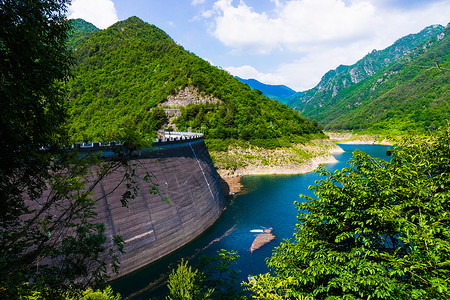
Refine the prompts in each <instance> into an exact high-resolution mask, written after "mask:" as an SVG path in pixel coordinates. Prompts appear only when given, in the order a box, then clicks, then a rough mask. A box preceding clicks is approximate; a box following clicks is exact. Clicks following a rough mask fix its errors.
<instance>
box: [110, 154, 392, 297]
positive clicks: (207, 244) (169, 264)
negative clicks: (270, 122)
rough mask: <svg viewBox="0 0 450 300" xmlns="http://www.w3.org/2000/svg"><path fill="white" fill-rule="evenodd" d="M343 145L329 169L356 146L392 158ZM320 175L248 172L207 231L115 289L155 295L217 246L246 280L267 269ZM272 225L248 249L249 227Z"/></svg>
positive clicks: (115, 284)
mask: <svg viewBox="0 0 450 300" xmlns="http://www.w3.org/2000/svg"><path fill="white" fill-rule="evenodd" d="M340 146H341V147H342V148H343V149H344V150H345V152H344V153H339V154H335V155H334V156H335V157H336V159H337V160H338V163H335V164H327V165H325V167H326V168H327V169H328V170H329V171H334V170H336V169H342V168H344V167H346V166H348V165H347V161H348V160H349V159H350V158H351V156H352V152H353V151H354V150H356V149H359V150H361V151H364V152H366V153H368V154H370V155H372V156H374V157H378V158H384V159H388V156H386V150H388V149H390V148H391V147H389V146H380V145H340ZM319 179H321V177H320V176H319V175H318V174H316V173H308V174H301V175H264V176H245V177H244V178H243V179H242V184H243V185H244V189H243V192H242V193H240V194H239V195H234V196H230V197H229V198H228V200H227V206H226V210H225V211H224V212H223V214H222V216H221V217H220V218H219V220H218V221H217V222H216V223H215V224H214V225H213V226H212V227H211V228H210V229H209V230H208V231H207V232H205V233H204V234H203V235H201V236H200V237H199V238H197V239H196V240H194V241H193V242H191V243H190V244H188V245H186V246H185V247H183V248H182V249H180V250H177V251H175V252H174V253H172V254H170V255H168V256H167V257H165V258H163V259H161V260H159V261H157V262H155V263H153V264H151V265H149V266H147V267H145V268H142V269H141V270H139V271H137V272H134V273H132V274H130V275H128V276H125V277H123V278H120V279H118V280H116V281H114V282H113V283H112V287H113V289H114V290H115V291H116V292H120V293H121V294H122V296H126V297H129V298H130V299H149V298H150V297H152V298H157V297H159V296H162V295H164V293H165V292H166V288H165V280H166V279H167V277H168V275H169V274H170V271H171V269H172V268H174V267H176V265H177V263H178V261H179V260H180V259H181V258H187V259H189V260H190V263H191V264H195V262H196V260H197V259H198V257H200V256H201V255H204V254H205V255H208V256H213V255H215V253H216V251H217V250H219V249H226V250H235V251H237V252H238V255H239V258H238V259H237V265H236V269H238V270H241V277H242V278H241V279H242V281H244V280H246V278H247V275H249V274H260V273H265V272H268V269H267V266H266V263H265V259H266V258H267V257H269V256H270V255H271V253H272V251H273V249H274V247H276V246H277V245H278V244H279V243H280V242H282V241H283V240H284V239H289V238H291V237H292V234H293V232H294V229H295V224H296V221H297V209H296V208H295V206H294V201H300V197H299V195H300V194H304V195H308V196H314V195H313V193H312V191H310V190H309V189H308V187H309V186H310V185H314V182H315V181H316V180H319ZM270 227H272V228H273V232H272V233H273V234H274V235H275V236H276V239H275V240H274V241H272V242H271V243H269V244H267V245H265V246H263V247H262V248H261V249H258V250H255V251H254V252H253V253H250V246H251V244H252V242H253V240H254V238H255V237H256V235H257V233H252V232H250V230H252V229H262V228H270Z"/></svg>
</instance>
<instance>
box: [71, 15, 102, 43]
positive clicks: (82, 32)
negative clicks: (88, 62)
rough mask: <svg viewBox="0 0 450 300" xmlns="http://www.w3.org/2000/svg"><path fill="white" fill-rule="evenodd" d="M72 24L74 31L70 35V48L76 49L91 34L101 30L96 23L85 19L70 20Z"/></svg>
mask: <svg viewBox="0 0 450 300" xmlns="http://www.w3.org/2000/svg"><path fill="white" fill-rule="evenodd" d="M69 22H70V25H72V31H71V32H70V35H69V41H68V45H69V48H71V49H75V48H76V47H77V46H78V45H79V44H80V43H81V42H83V41H84V40H87V39H88V38H89V36H90V35H91V34H92V33H94V32H97V31H99V30H100V29H98V28H97V27H95V25H94V24H91V23H89V22H86V21H85V20H83V19H73V20H69Z"/></svg>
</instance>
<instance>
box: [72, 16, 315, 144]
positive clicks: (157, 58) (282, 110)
mask: <svg viewBox="0 0 450 300" xmlns="http://www.w3.org/2000/svg"><path fill="white" fill-rule="evenodd" d="M74 44H77V47H76V48H75V49H74V55H75V58H76V62H77V64H76V66H75V67H74V75H75V78H74V79H73V80H72V81H71V82H70V84H69V89H70V96H69V97H70V103H71V108H70V111H71V122H70V125H69V126H70V132H71V135H72V138H73V140H78V141H81V140H105V139H108V138H110V137H112V136H114V135H115V134H117V133H118V132H120V131H121V130H122V129H123V128H133V129H135V130H137V131H139V132H141V133H142V134H144V135H148V136H151V135H153V134H154V131H155V130H156V129H159V128H161V127H164V126H167V116H166V115H165V114H164V111H163V109H164V108H166V107H165V105H168V102H169V101H168V98H170V99H172V98H174V97H175V98H176V97H177V95H178V94H180V93H182V92H183V91H185V90H186V88H187V89H189V90H190V91H195V92H197V93H198V97H199V98H205V99H212V100H211V101H197V102H196V101H194V102H192V101H191V102H190V103H189V104H188V105H179V106H178V107H174V106H173V104H171V105H170V108H171V109H172V110H177V109H179V113H178V117H177V118H176V119H175V120H173V123H174V126H176V127H177V128H178V129H179V130H187V129H188V128H189V127H190V128H193V130H196V129H197V130H200V128H202V130H205V133H206V136H207V138H210V139H214V138H218V139H219V138H220V139H227V138H234V139H243V140H252V139H276V138H281V137H282V138H284V139H285V140H292V139H294V140H295V138H296V137H298V136H299V135H305V134H315V133H320V129H319V126H318V124H317V123H316V122H309V121H307V120H306V119H305V118H303V117H301V116H300V114H299V113H298V112H296V111H293V110H292V109H290V108H288V107H287V106H286V105H282V104H280V103H278V102H276V101H273V100H270V99H268V98H267V97H265V96H264V95H261V93H258V92H257V91H254V90H252V89H251V88H250V87H248V86H247V85H246V84H243V83H241V82H240V81H239V80H237V79H236V78H234V77H233V76H232V75H230V74H229V73H227V72H226V71H224V70H221V69H219V68H216V67H213V66H211V65H210V64H209V63H208V62H206V61H205V60H203V59H201V58H199V57H197V56H196V55H194V54H193V53H190V52H188V51H185V50H184V49H183V47H181V46H180V45H177V44H176V43H175V42H174V41H173V40H172V39H171V38H170V37H169V36H168V35H167V34H166V33H165V32H163V31H162V30H160V29H159V28H157V27H155V26H153V25H149V24H147V23H145V22H143V21H141V20H140V19H138V18H137V17H132V18H129V19H127V20H125V21H122V22H118V23H116V24H114V25H113V26H111V27H109V28H108V29H106V30H101V31H98V32H95V33H92V34H90V36H89V38H88V39H85V40H82V41H81V42H79V43H77V42H75V43H74Z"/></svg>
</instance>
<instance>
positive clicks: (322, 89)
mask: <svg viewBox="0 0 450 300" xmlns="http://www.w3.org/2000/svg"><path fill="white" fill-rule="evenodd" d="M442 29H443V27H442V26H440V25H435V26H429V27H427V28H425V29H424V30H422V31H421V32H419V33H417V34H410V35H408V36H405V37H403V38H401V39H399V40H397V41H396V42H395V43H394V44H393V45H391V46H389V47H387V48H386V49H384V50H381V51H377V50H373V51H372V52H371V53H369V54H367V55H366V56H365V57H364V58H362V59H361V60H359V61H358V62H356V63H355V64H354V65H351V66H345V65H340V66H339V67H338V68H336V69H335V70H331V71H329V72H327V73H326V74H325V75H324V76H323V77H322V79H321V80H320V82H319V84H318V85H317V86H316V87H314V88H312V89H310V90H308V91H305V92H303V93H298V94H296V95H294V96H293V97H292V99H291V100H290V101H289V104H288V105H289V106H290V107H293V108H294V109H297V110H300V111H302V113H303V114H304V115H305V116H314V117H315V116H317V115H319V114H320V112H321V111H322V107H323V106H326V105H328V104H329V103H334V102H335V101H334V100H335V99H334V98H335V97H336V95H338V93H339V92H340V91H342V90H343V89H346V88H348V87H350V86H352V85H354V84H357V83H358V82H360V81H362V80H364V79H366V78H369V77H371V76H373V75H374V74H375V73H377V72H378V71H380V70H381V69H383V68H385V67H387V66H389V65H390V64H391V63H393V62H395V61H397V60H399V59H401V58H402V57H404V56H405V55H407V54H408V53H409V52H410V51H411V50H412V49H414V48H416V47H417V46H419V45H421V44H423V43H424V42H426V41H428V40H429V39H430V38H431V37H433V36H435V35H436V34H438V33H439V32H440V31H442Z"/></svg>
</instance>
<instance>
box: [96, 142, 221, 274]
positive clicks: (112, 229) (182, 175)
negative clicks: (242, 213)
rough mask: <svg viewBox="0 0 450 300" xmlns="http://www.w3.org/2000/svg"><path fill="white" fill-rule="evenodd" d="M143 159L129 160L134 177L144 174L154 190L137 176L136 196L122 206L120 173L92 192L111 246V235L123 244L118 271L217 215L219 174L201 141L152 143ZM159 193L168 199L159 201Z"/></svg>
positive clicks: (155, 255) (171, 246)
mask: <svg viewBox="0 0 450 300" xmlns="http://www.w3.org/2000/svg"><path fill="white" fill-rule="evenodd" d="M156 148H157V149H158V148H159V149H158V150H155V151H152V152H151V153H150V155H149V156H148V157H143V158H139V159H136V160H133V161H131V162H130V163H131V164H133V165H134V168H135V170H136V174H137V175H138V176H139V178H144V176H145V175H146V174H147V173H148V174H150V175H151V176H152V181H153V182H154V183H157V184H158V189H159V193H160V194H152V193H150V192H149V191H150V187H149V183H147V182H146V181H144V180H141V179H139V180H138V182H137V184H138V186H139V191H138V196H137V197H136V198H135V199H133V200H130V201H129V202H128V207H123V206H122V204H121V202H120V199H121V195H122V193H123V192H124V191H125V187H124V186H122V185H119V188H117V190H115V191H114V193H110V192H111V190H112V189H114V188H116V187H117V186H118V184H119V182H120V180H121V179H122V174H120V173H119V172H116V173H113V174H111V175H109V176H107V177H106V178H105V179H103V180H102V182H101V183H100V184H99V186H98V187H97V188H96V190H95V191H94V195H93V196H94V198H102V197H103V199H101V200H100V202H99V203H98V206H97V214H98V220H97V221H98V222H101V223H104V224H105V225H106V231H105V234H106V235H107V238H108V243H111V245H112V242H111V240H112V238H113V236H114V235H120V236H121V237H122V239H123V240H124V241H125V242H126V244H125V247H124V250H125V254H123V255H121V256H120V263H121V264H120V273H119V274H118V275H116V274H111V275H112V279H114V278H117V277H120V276H123V275H125V274H128V273H130V272H133V271H135V270H137V269H139V268H141V267H143V266H145V265H147V264H149V263H152V262H154V261H156V260H158V259H159V258H161V257H163V256H165V255H167V254H169V253H170V252H172V251H174V250H176V249H178V248H180V247H182V246H183V245H185V244H186V243H188V242H190V241H192V240H193V239H194V238H196V237H197V236H199V235H200V234H201V233H203V232H204V231H205V230H206V229H208V228H209V227H210V226H211V225H212V224H213V223H214V222H215V221H216V220H217V218H218V217H219V216H220V214H221V213H222V211H223V208H224V206H225V198H224V195H223V192H222V188H221V186H220V179H219V176H218V174H217V172H216V170H215V168H214V166H213V163H212V160H211V157H210V155H209V152H208V150H207V148H206V146H205V143H204V142H203V139H200V140H195V141H180V142H178V143H174V144H168V145H163V146H161V147H159V146H156ZM163 197H164V198H166V199H167V200H168V201H164V200H163Z"/></svg>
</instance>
